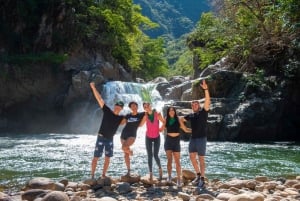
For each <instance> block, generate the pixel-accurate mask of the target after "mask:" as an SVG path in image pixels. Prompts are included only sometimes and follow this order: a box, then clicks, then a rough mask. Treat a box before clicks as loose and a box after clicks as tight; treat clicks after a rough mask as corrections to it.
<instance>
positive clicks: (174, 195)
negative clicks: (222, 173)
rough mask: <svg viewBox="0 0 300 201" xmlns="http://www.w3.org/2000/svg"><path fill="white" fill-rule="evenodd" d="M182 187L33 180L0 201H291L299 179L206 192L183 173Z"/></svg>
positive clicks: (124, 180) (209, 186)
mask: <svg viewBox="0 0 300 201" xmlns="http://www.w3.org/2000/svg"><path fill="white" fill-rule="evenodd" d="M182 175H183V184H184V185H183V186H182V187H178V186H177V185H176V184H175V181H176V178H174V182H167V181H166V180H165V179H163V180H162V181H158V180H157V179H156V178H154V180H153V182H151V181H149V177H148V176H143V177H141V176H140V175H138V174H135V173H133V174H131V175H130V176H122V177H121V178H110V177H106V178H99V179H87V180H85V181H82V182H73V181H68V180H67V179H63V180H61V181H53V180H51V179H50V178H44V177H39V178H34V179H32V180H30V181H28V183H27V184H26V185H25V186H24V188H23V189H22V190H21V191H20V192H17V193H7V192H6V193H4V192H0V201H21V200H27V201H117V200H119V201H129V200H130V201H142V200H143V201H144V200H155V201H160V200H161V201H174V200H183V201H202V200H214V201H219V200H225V201H263V200H264V201H282V200H284V201H292V200H300V176H297V177H294V178H289V179H286V178H278V179H275V180H271V179H270V178H268V177H266V176H257V177H255V178H253V179H238V178H232V179H229V180H226V181H220V180H217V179H214V180H208V179H206V184H205V188H203V189H200V188H198V187H196V186H193V185H191V180H193V179H194V178H195V174H194V173H193V172H191V171H189V170H183V172H182Z"/></svg>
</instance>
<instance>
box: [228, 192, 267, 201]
mask: <svg viewBox="0 0 300 201" xmlns="http://www.w3.org/2000/svg"><path fill="white" fill-rule="evenodd" d="M228 201H264V196H263V195H262V194H260V193H249V194H248V193H243V194H239V195H233V196H232V197H231V198H230V199H229V200H228Z"/></svg>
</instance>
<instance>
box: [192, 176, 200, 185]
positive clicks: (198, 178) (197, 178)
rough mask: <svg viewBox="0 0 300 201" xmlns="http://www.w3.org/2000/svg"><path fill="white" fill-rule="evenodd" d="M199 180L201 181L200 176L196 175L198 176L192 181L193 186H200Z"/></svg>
mask: <svg viewBox="0 0 300 201" xmlns="http://www.w3.org/2000/svg"><path fill="white" fill-rule="evenodd" d="M199 181H200V176H196V178H195V179H194V180H193V181H192V184H193V186H198V183H199Z"/></svg>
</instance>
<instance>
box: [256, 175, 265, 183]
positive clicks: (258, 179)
mask: <svg viewBox="0 0 300 201" xmlns="http://www.w3.org/2000/svg"><path fill="white" fill-rule="evenodd" d="M255 180H256V181H259V182H266V181H268V177H266V176H257V177H255Z"/></svg>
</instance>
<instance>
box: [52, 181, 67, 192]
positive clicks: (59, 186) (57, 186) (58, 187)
mask: <svg viewBox="0 0 300 201" xmlns="http://www.w3.org/2000/svg"><path fill="white" fill-rule="evenodd" d="M53 190H56V191H64V190H65V185H64V184H62V183H59V182H56V183H55V184H54V189H53Z"/></svg>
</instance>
